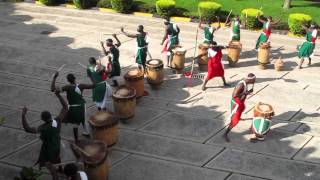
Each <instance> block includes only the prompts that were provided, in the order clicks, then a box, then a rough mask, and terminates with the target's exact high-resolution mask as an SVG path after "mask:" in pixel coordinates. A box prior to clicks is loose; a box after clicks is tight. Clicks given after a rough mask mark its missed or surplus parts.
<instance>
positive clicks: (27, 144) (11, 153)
mask: <svg viewBox="0 0 320 180" xmlns="http://www.w3.org/2000/svg"><path fill="white" fill-rule="evenodd" d="M35 136H36V135H35ZM38 141H39V139H34V140H32V141H30V142H28V143H26V144H23V145H21V146H19V147H17V148H15V149H14V150H12V151H11V152H9V153H7V154H4V155H2V156H0V159H4V158H6V157H8V156H11V155H13V154H15V153H17V152H19V151H22V150H24V149H25V148H27V147H29V146H31V145H33V144H36V143H37V142H38Z"/></svg>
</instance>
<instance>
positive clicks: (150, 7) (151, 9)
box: [132, 3, 157, 14]
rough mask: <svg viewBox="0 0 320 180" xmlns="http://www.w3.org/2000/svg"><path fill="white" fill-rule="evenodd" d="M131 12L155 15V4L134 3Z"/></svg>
mask: <svg viewBox="0 0 320 180" xmlns="http://www.w3.org/2000/svg"><path fill="white" fill-rule="evenodd" d="M132 10H133V11H136V12H143V13H151V14H155V13H156V12H157V10H156V5H155V4H139V3H134V4H133V6H132Z"/></svg>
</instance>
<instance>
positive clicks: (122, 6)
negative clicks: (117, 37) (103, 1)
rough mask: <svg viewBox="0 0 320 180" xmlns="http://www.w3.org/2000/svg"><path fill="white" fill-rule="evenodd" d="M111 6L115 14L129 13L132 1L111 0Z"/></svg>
mask: <svg viewBox="0 0 320 180" xmlns="http://www.w3.org/2000/svg"><path fill="white" fill-rule="evenodd" d="M111 5H112V8H113V9H114V10H116V11H117V12H120V13H129V12H130V10H131V8H132V5H133V0H111Z"/></svg>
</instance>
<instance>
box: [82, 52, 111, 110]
mask: <svg viewBox="0 0 320 180" xmlns="http://www.w3.org/2000/svg"><path fill="white" fill-rule="evenodd" d="M104 71H105V67H103V66H102V65H98V64H97V62H96V59H95V58H94V57H91V58H90V59H89V66H88V69H87V74H88V76H89V77H90V76H91V77H92V79H93V81H94V82H95V83H96V86H95V87H94V88H93V89H92V99H93V101H94V102H95V103H96V106H97V108H98V110H99V111H100V110H101V109H102V110H107V98H108V97H110V96H112V88H111V87H110V85H109V84H108V83H107V82H106V81H104V80H103V79H102V76H103V72H104ZM107 73H110V72H107Z"/></svg>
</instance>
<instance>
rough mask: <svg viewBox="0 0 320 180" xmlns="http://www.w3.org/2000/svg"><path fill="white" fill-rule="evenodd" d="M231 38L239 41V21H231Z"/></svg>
mask: <svg viewBox="0 0 320 180" xmlns="http://www.w3.org/2000/svg"><path fill="white" fill-rule="evenodd" d="M231 40H232V41H240V22H239V21H233V22H232V34H231Z"/></svg>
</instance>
